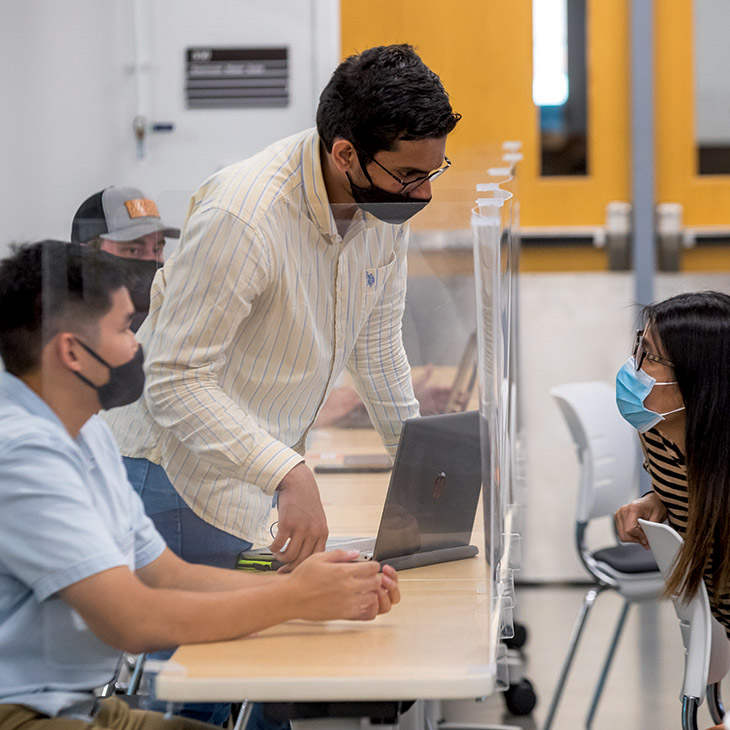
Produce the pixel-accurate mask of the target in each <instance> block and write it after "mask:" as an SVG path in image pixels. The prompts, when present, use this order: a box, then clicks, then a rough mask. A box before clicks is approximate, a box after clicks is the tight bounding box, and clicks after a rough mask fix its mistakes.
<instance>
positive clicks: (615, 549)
mask: <svg viewBox="0 0 730 730" xmlns="http://www.w3.org/2000/svg"><path fill="white" fill-rule="evenodd" d="M550 394H551V395H552V396H553V398H554V399H555V400H556V402H557V404H558V406H559V407H560V410H561V412H562V414H563V416H564V417H565V420H566V421H567V424H568V428H569V429H570V433H571V436H572V437H573V441H574V442H575V445H576V447H577V450H578V459H579V461H580V479H579V487H578V504H577V509H576V523H575V543H576V548H577V551H578V557H579V558H580V560H581V562H582V563H583V566H584V567H585V569H586V570H587V571H588V573H589V574H590V575H591V577H592V578H593V579H594V581H595V584H594V585H593V586H591V588H590V589H589V590H588V592H587V593H586V595H585V598H584V599H583V604H582V606H581V609H580V611H579V613H578V618H577V619H576V622H575V626H574V627H573V634H572V636H571V639H570V645H569V648H568V654H567V656H566V658H565V661H564V663H563V667H562V669H561V672H560V677H559V679H558V684H557V686H556V688H555V693H554V694H553V698H552V702H551V703H550V708H549V709H548V712H547V717H546V719H545V725H544V726H543V730H549V728H550V727H551V725H552V722H553V718H554V716H555V712H556V710H557V708H558V703H559V702H560V698H561V695H562V693H563V687H564V685H565V680H566V679H567V676H568V672H569V671H570V667H571V664H572V662H573V657H574V655H575V651H576V648H577V646H578V641H579V639H580V636H581V633H582V631H583V627H584V625H585V622H586V619H587V618H588V613H589V611H590V609H591V607H592V606H593V603H594V601H595V600H596V598H597V596H598V595H599V594H600V593H602V592H603V591H605V590H607V589H609V588H610V589H612V590H615V591H616V592H617V593H618V594H619V595H620V596H621V597H622V598H623V599H624V606H623V609H622V611H621V614H620V616H619V619H618V623H617V624H616V628H615V630H614V634H613V639H612V641H611V645H610V647H609V650H608V654H607V655H606V659H605V662H604V665H603V669H602V671H601V675H600V678H599V680H598V683H597V685H596V689H595V692H594V695H593V700H592V702H591V705H590V709H589V711H588V715H587V716H586V728H590V727H591V725H592V723H593V717H594V715H595V712H596V707H597V706H598V701H599V699H600V697H601V693H602V691H603V686H604V684H605V681H606V677H607V675H608V671H609V669H610V666H611V661H612V660H613V655H614V652H615V650H616V646H617V645H618V640H619V638H620V636H621V632H622V630H623V627H624V623H625V621H626V616H627V614H628V610H629V606H630V605H631V603H634V602H640V601H648V600H654V599H656V598H658V597H659V596H660V594H661V591H662V586H663V581H662V576H661V573H660V572H659V568H658V567H657V564H656V562H655V561H654V558H653V557H652V555H651V553H650V552H649V551H648V550H644V548H643V547H641V545H634V544H632V545H623V544H621V543H619V542H618V539H617V540H616V543H615V544H614V545H611V546H609V547H605V548H602V549H600V550H593V549H591V548H590V547H588V544H587V541H586V533H587V529H588V525H589V523H590V521H591V520H593V519H596V518H599V517H606V516H609V515H610V516H612V515H613V513H614V512H615V511H616V510H617V509H618V508H619V507H621V506H622V505H624V504H626V503H627V502H630V501H631V500H632V499H635V498H636V496H637V484H638V469H639V458H638V457H639V452H638V445H637V442H636V431H635V430H634V429H633V428H632V427H631V426H630V425H629V424H628V423H626V422H625V421H624V420H623V418H621V416H620V415H619V412H618V410H617V408H616V403H615V391H614V388H613V386H611V385H609V384H608V383H604V382H586V383H569V384H567V385H560V386H556V387H554V388H552V389H551V390H550Z"/></svg>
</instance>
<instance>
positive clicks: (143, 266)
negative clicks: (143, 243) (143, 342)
mask: <svg viewBox="0 0 730 730" xmlns="http://www.w3.org/2000/svg"><path fill="white" fill-rule="evenodd" d="M118 261H119V265H120V268H121V269H122V271H123V272H124V284H125V286H126V287H127V289H128V290H129V296H130V297H131V298H132V304H134V316H133V317H132V323H131V325H130V329H131V330H132V332H136V331H137V330H138V329H139V326H140V325H141V324H142V322H144V319H145V317H146V316H147V314H148V313H149V311H150V288H151V287H152V280H153V279H154V278H155V274H156V273H157V270H158V269H159V268H160V267H161V266H162V264H159V263H157V261H141V260H139V259H125V258H121V257H120V258H118Z"/></svg>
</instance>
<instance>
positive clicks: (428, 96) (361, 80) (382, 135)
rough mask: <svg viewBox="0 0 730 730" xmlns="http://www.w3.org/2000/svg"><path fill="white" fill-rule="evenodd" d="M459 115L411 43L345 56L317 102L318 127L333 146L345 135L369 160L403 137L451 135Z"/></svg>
mask: <svg viewBox="0 0 730 730" xmlns="http://www.w3.org/2000/svg"><path fill="white" fill-rule="evenodd" d="M459 119H461V115H460V114H456V113H455V112H454V111H453V109H452V108H451V104H450V103H449V95H448V94H447V93H446V91H445V89H444V87H443V85H442V84H441V80H440V79H439V77H438V76H437V75H436V74H435V73H434V72H433V71H431V70H430V69H429V68H428V66H426V64H424V63H423V61H422V60H421V59H420V57H419V56H418V54H417V53H416V52H415V50H414V49H413V46H410V45H407V44H405V43H404V44H400V45H393V46H377V47H376V48H370V49H368V50H367V51H363V52H362V53H360V54H359V55H356V56H350V57H349V58H347V59H345V60H344V61H343V62H342V63H341V64H340V65H339V66H338V67H337V68H336V69H335V72H334V73H333V74H332V78H331V79H330V81H329V83H328V84H327V86H325V88H324V91H323V92H322V94H321V96H320V97H319V106H318V107H317V131H318V132H319V136H320V139H321V140H322V142H323V143H324V146H325V148H326V149H327V151H328V152H331V151H332V145H333V143H334V141H335V139H336V138H337V137H342V138H343V139H346V140H348V141H349V142H352V144H353V145H354V146H355V148H356V150H357V151H358V152H359V153H361V154H362V155H364V156H365V158H366V160H370V159H372V157H373V155H375V153H376V152H378V151H379V150H390V149H393V147H394V146H395V144H396V142H398V140H418V139H434V138H438V137H445V136H446V135H447V134H449V132H451V131H452V130H453V129H454V127H455V126H456V123H457V122H458V121H459Z"/></svg>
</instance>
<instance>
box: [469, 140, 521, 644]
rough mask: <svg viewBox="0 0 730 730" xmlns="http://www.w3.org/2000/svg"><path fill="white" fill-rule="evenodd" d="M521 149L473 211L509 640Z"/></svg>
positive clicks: (499, 574)
mask: <svg viewBox="0 0 730 730" xmlns="http://www.w3.org/2000/svg"><path fill="white" fill-rule="evenodd" d="M520 159H521V154H520V153H519V148H518V146H517V145H516V144H515V143H509V144H508V145H506V146H505V153H504V154H503V156H502V159H501V160H500V164H498V165H496V166H495V167H493V168H490V170H489V171H488V172H489V178H490V179H489V181H488V182H485V183H482V184H480V185H478V187H477V194H478V195H479V196H480V197H479V198H478V199H477V204H476V207H475V208H474V211H473V215H472V231H473V236H474V269H475V277H474V281H475V290H476V306H477V342H478V348H477V351H478V364H479V411H480V417H481V418H480V423H481V428H482V473H483V479H484V501H483V506H484V523H485V536H486V540H485V550H486V557H487V562H488V565H489V570H490V582H491V584H492V585H493V588H494V593H493V604H494V611H495V614H496V618H495V620H496V621H497V622H499V623H500V626H501V629H500V630H501V634H502V636H503V637H508V636H509V635H510V634H511V632H512V630H513V628H512V607H513V605H514V583H513V571H514V570H515V569H518V568H519V560H520V559H519V552H520V550H519V534H518V523H519V513H518V511H519V504H520V502H521V500H522V490H523V482H524V479H523V473H524V470H523V459H522V454H523V453H524V446H523V445H522V441H523V433H522V428H521V419H520V405H519V348H518V322H519V318H518V311H519V309H518V303H519V297H518V286H519V277H518V273H519V255H520V241H519V235H518V224H519V204H518V196H517V191H518V187H517V179H516V171H517V165H518V163H519V160H520Z"/></svg>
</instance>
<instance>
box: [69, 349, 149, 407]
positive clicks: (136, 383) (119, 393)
mask: <svg viewBox="0 0 730 730" xmlns="http://www.w3.org/2000/svg"><path fill="white" fill-rule="evenodd" d="M77 342H78V343H79V345H81V347H83V348H84V350H86V352H88V353H89V355H91V356H92V357H93V358H96V359H97V360H98V361H99V362H100V363H101V364H102V365H105V366H106V367H107V368H109V382H107V383H104V385H94V384H93V383H92V382H91V381H90V380H89V379H88V378H86V377H84V376H83V375H82V374H81V373H77V372H76V371H75V370H74V371H73V374H74V375H75V376H76V377H77V378H78V379H79V380H81V381H83V382H84V383H86V385H88V386H89V387H90V388H93V389H94V390H95V391H96V395H97V396H98V398H99V404H100V405H101V407H102V408H103V409H104V410H106V411H108V410H109V409H110V408H119V407H120V406H127V405H129V404H130V403H134V401H136V400H138V399H139V397H140V396H141V395H142V392H143V391H144V369H143V365H144V353H143V352H142V345H140V346H139V347H138V348H137V352H136V353H135V354H134V357H133V358H132V359H131V360H129V361H127V362H125V363H124V364H123V365H117V367H112V366H111V365H110V364H109V363H108V362H107V361H106V360H104V358H103V357H101V355H97V353H95V352H94V351H93V350H92V349H91V348H90V347H89V346H88V345H85V344H84V343H83V342H81V340H77Z"/></svg>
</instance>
